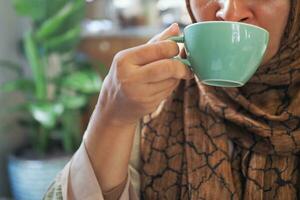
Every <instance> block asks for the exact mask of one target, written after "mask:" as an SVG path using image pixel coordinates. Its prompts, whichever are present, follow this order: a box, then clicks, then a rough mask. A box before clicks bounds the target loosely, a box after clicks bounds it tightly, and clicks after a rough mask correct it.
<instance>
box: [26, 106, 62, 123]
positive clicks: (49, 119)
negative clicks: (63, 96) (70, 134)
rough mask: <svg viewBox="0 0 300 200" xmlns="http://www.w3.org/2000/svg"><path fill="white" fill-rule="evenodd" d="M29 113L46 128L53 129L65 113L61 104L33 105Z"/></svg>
mask: <svg viewBox="0 0 300 200" xmlns="http://www.w3.org/2000/svg"><path fill="white" fill-rule="evenodd" d="M29 111H30V113H31V114H32V116H33V118H34V119H35V120H36V121H37V122H39V123H40V124H41V125H42V126H43V127H45V128H53V127H55V125H56V122H57V119H58V117H59V116H60V115H61V114H62V113H63V111H64V106H63V105H62V104H61V103H49V102H41V103H32V104H30V105H29Z"/></svg>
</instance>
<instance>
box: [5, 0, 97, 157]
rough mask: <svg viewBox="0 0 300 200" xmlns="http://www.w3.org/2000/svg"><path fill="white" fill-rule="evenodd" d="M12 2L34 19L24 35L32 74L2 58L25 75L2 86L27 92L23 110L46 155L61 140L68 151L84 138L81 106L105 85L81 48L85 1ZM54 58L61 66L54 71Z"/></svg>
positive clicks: (34, 141)
mask: <svg viewBox="0 0 300 200" xmlns="http://www.w3.org/2000/svg"><path fill="white" fill-rule="evenodd" d="M11 1H12V3H13V5H14V7H15V9H16V11H17V13H18V14H20V15H22V16H26V17H29V18H30V20H31V22H32V23H31V29H30V30H28V31H27V32H26V33H25V34H24V37H23V47H24V48H23V49H24V54H25V57H26V59H27V61H28V66H29V67H30V69H31V73H32V77H30V78H28V77H24V76H22V75H21V74H22V73H19V72H20V68H19V67H18V65H15V64H13V63H12V62H8V61H2V62H0V65H2V66H6V67H9V68H11V69H14V70H15V71H16V72H18V73H19V74H20V76H19V78H17V79H16V80H13V81H9V82H6V83H4V84H2V85H1V86H0V91H2V92H11V91H15V90H19V91H22V92H23V93H24V95H25V97H26V102H25V104H24V105H22V106H21V108H23V109H25V110H26V111H27V112H28V113H29V114H30V115H29V116H30V119H31V120H29V122H30V123H28V122H27V125H30V127H31V128H32V130H31V131H30V133H31V139H30V141H31V142H32V146H33V148H34V149H35V150H36V151H37V152H38V153H40V154H44V153H47V152H48V151H49V148H50V146H51V145H50V144H51V142H52V141H53V140H60V141H62V142H61V143H62V144H63V148H64V150H65V151H66V152H68V153H72V152H73V151H74V150H75V149H76V148H77V147H78V145H79V143H80V140H81V139H80V138H81V137H80V116H81V110H82V108H84V107H85V106H86V105H87V103H88V100H89V97H90V96H91V95H92V94H95V93H97V92H99V90H100V87H101V79H100V77H99V75H98V74H97V73H96V72H95V70H93V69H92V67H91V64H90V63H89V62H88V61H87V60H82V59H80V57H78V54H77V52H76V46H77V44H78V42H79V41H80V24H81V21H82V19H83V17H84V11H85V1H84V0H51V1H49V0H11ZM53 59H54V60H56V62H55V63H56V64H55V66H56V68H57V69H56V72H55V73H52V74H51V73H49V71H51V68H52V67H53V66H54V65H52V64H51V60H53ZM54 71H55V70H54ZM26 121H28V120H26ZM57 138H58V139H57Z"/></svg>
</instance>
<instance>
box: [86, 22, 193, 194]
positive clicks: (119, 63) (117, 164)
mask: <svg viewBox="0 0 300 200" xmlns="http://www.w3.org/2000/svg"><path fill="white" fill-rule="evenodd" d="M179 32H180V31H179V28H178V25H176V24H174V25H173V26H171V27H170V28H168V29H167V30H165V31H164V32H163V33H161V34H160V35H158V36H156V37H154V38H153V39H152V40H151V41H150V42H149V43H148V44H145V45H142V46H138V47H135V48H132V49H128V50H125V51H122V52H120V53H118V55H117V56H116V57H115V58H114V61H113V64H112V66H111V70H110V72H109V74H108V75H107V77H106V79H105V81H104V83H103V86H102V89H101V93H100V96H99V99H98V104H97V106H96V108H95V110H94V113H93V116H92V118H91V120H90V123H89V126H88V129H87V132H86V134H85V144H86V149H87V152H88V154H89V157H90V159H91V163H92V166H93V169H94V171H95V175H96V177H97V179H98V181H99V184H100V186H101V189H102V191H110V190H111V189H112V188H114V187H116V186H117V185H119V184H120V183H122V182H123V181H124V180H125V179H126V177H127V172H128V165H129V159H130V154H131V150H132V144H133V140H134V135H135V134H134V133H135V127H136V124H137V123H136V122H137V121H138V119H140V118H141V117H143V116H144V115H146V114H148V113H151V112H153V111H155V109H156V108H157V106H158V105H159V104H160V102H161V101H162V100H164V99H165V98H167V97H168V96H169V95H170V94H171V93H172V91H173V90H174V89H175V88H176V87H177V85H178V83H179V81H180V79H183V78H184V79H187V78H191V77H192V76H191V72H190V71H189V69H187V67H186V66H185V65H183V64H182V63H181V62H179V61H177V60H174V59H172V58H173V57H174V56H176V55H178V53H179V48H178V46H177V44H176V43H175V42H172V41H164V40H165V39H167V38H168V37H170V36H175V35H178V34H179Z"/></svg>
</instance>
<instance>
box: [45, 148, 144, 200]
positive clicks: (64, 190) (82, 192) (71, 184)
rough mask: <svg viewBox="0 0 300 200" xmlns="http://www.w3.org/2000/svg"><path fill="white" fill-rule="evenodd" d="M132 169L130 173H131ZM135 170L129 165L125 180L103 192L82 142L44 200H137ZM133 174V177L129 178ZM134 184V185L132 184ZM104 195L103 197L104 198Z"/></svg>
mask: <svg viewBox="0 0 300 200" xmlns="http://www.w3.org/2000/svg"><path fill="white" fill-rule="evenodd" d="M131 171H132V173H131ZM136 173H137V170H136V169H134V168H133V167H132V166H130V167H129V175H128V178H127V180H125V181H124V182H125V183H124V182H123V183H121V184H120V185H119V186H117V187H116V188H114V189H113V190H111V191H109V192H108V193H105V194H103V192H102V191H101V187H100V185H99V184H98V181H97V178H96V176H95V174H94V170H93V168H92V165H91V162H90V160H89V157H88V154H87V151H86V148H85V145H84V142H82V144H81V146H80V148H79V149H78V151H77V152H76V153H75V155H74V156H73V158H72V160H71V161H70V162H69V163H68V164H67V165H66V166H65V168H64V169H63V170H62V171H61V173H60V174H59V175H58V176H57V178H56V179H55V181H54V182H53V184H52V185H51V186H50V188H49V190H48V191H47V193H46V195H45V197H44V200H65V199H67V200H69V199H72V200H73V199H74V200H104V199H105V200H106V199H107V200H112V199H115V198H117V199H120V200H127V199H128V200H129V199H130V200H131V199H132V200H137V199H138V196H137V191H136V187H134V186H135V185H136V184H138V185H139V183H134V184H132V181H133V180H134V181H137V182H138V180H136V176H137V175H136ZM131 174H132V175H133V179H132V178H131ZM133 185H134V186H133ZM104 197H105V198H104Z"/></svg>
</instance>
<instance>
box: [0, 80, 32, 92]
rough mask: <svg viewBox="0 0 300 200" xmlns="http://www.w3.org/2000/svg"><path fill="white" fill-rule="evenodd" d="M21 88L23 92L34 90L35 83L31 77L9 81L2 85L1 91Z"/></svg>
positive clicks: (12, 90) (0, 86)
mask: <svg viewBox="0 0 300 200" xmlns="http://www.w3.org/2000/svg"><path fill="white" fill-rule="evenodd" d="M17 90H20V91H21V92H24V91H26V92H28V93H29V92H32V93H33V92H34V83H33V81H32V80H29V79H17V80H13V81H8V82H5V83H3V84H1V85H0V92H5V93H7V92H14V91H17Z"/></svg>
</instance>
